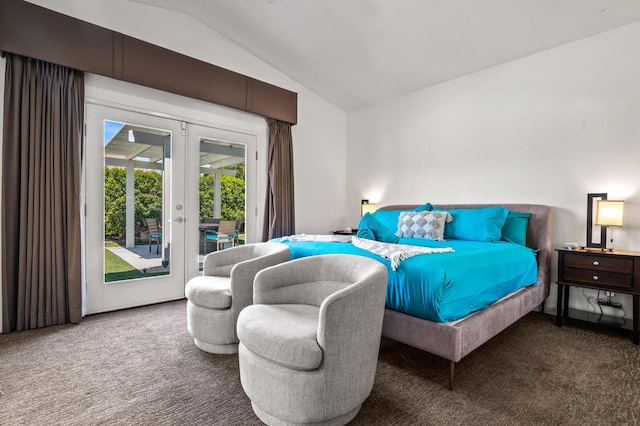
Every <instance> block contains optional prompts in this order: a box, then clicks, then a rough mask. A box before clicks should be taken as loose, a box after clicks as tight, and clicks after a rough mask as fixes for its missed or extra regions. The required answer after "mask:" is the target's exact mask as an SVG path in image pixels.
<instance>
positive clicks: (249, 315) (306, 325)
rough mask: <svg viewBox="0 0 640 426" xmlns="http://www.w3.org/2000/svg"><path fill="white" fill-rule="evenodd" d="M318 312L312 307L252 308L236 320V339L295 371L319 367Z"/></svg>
mask: <svg viewBox="0 0 640 426" xmlns="http://www.w3.org/2000/svg"><path fill="white" fill-rule="evenodd" d="M319 311H320V309H319V308H318V307H317V306H311V305H251V306H247V307H246V308H244V309H243V310H242V312H240V316H239V317H238V339H239V340H240V342H241V343H242V344H243V345H244V346H246V348H247V349H249V350H251V351H252V352H254V353H256V354H258V355H260V356H262V357H264V358H267V359H268V360H270V361H273V362H275V363H277V364H280V365H283V366H285V367H287V368H292V369H295V370H315V369H317V368H318V367H320V364H321V363H322V349H320V346H319V345H318V340H317V336H318V316H319Z"/></svg>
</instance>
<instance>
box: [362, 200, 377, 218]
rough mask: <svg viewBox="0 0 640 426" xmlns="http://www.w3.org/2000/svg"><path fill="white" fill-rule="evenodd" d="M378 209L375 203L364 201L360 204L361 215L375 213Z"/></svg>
mask: <svg viewBox="0 0 640 426" xmlns="http://www.w3.org/2000/svg"><path fill="white" fill-rule="evenodd" d="M376 210H378V209H377V207H376V205H375V203H362V204H361V205H360V216H364V215H365V214H367V213H373V212H375V211H376Z"/></svg>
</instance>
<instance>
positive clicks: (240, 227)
mask: <svg viewBox="0 0 640 426" xmlns="http://www.w3.org/2000/svg"><path fill="white" fill-rule="evenodd" d="M242 234H244V220H239V219H238V220H236V232H235V234H234V236H233V241H234V243H235V245H239V244H240V241H243V244H244V239H242V240H240V235H242Z"/></svg>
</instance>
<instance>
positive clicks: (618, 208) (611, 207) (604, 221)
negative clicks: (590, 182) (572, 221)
mask: <svg viewBox="0 0 640 426" xmlns="http://www.w3.org/2000/svg"><path fill="white" fill-rule="evenodd" d="M623 210H624V201H612V200H600V201H597V202H596V223H595V224H596V225H599V226H622V213H623Z"/></svg>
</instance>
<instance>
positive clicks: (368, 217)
mask: <svg viewBox="0 0 640 426" xmlns="http://www.w3.org/2000/svg"><path fill="white" fill-rule="evenodd" d="M356 236H357V237H359V238H367V239H369V240H376V241H382V242H383V243H394V244H395V243H397V242H398V241H399V240H400V238H398V236H397V235H396V234H394V233H393V232H391V231H390V230H389V229H388V228H387V227H386V226H385V225H383V224H382V223H381V222H380V221H379V220H378V219H376V218H375V217H374V216H373V215H372V214H371V213H365V215H364V216H362V218H361V219H360V222H358V233H357V234H356ZM372 236H373V238H371V237H372Z"/></svg>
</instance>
